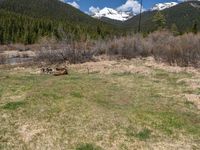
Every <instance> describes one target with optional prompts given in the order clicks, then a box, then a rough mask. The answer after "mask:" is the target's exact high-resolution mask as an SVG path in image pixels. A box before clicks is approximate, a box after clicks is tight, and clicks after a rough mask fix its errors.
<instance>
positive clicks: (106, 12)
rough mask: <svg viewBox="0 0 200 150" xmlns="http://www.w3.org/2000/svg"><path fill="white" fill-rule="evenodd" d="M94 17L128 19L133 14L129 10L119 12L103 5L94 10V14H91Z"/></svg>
mask: <svg viewBox="0 0 200 150" xmlns="http://www.w3.org/2000/svg"><path fill="white" fill-rule="evenodd" d="M91 16H92V17H94V18H102V17H106V18H110V19H113V20H119V21H126V20H128V19H130V18H131V17H132V16H133V15H132V14H131V13H130V12H120V11H117V10H115V9H112V8H108V7H104V8H103V9H101V10H98V11H96V12H95V13H94V14H91Z"/></svg>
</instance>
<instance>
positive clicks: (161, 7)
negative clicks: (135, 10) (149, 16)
mask: <svg viewBox="0 0 200 150" xmlns="http://www.w3.org/2000/svg"><path fill="white" fill-rule="evenodd" d="M177 4H178V3H177V2H167V3H158V4H155V5H154V6H153V8H152V9H151V10H152V11H154V10H164V9H167V8H170V7H173V6H176V5H177Z"/></svg>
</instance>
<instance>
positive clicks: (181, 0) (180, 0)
mask: <svg viewBox="0 0 200 150" xmlns="http://www.w3.org/2000/svg"><path fill="white" fill-rule="evenodd" d="M178 1H179V2H188V1H200V0H178Z"/></svg>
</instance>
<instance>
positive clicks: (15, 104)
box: [2, 101, 26, 110]
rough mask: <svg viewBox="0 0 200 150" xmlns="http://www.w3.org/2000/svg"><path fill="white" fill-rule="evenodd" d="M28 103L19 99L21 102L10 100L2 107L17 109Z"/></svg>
mask: <svg viewBox="0 0 200 150" xmlns="http://www.w3.org/2000/svg"><path fill="white" fill-rule="evenodd" d="M25 104H26V103H25V102H23V101H19V102H9V103H7V104H5V105H4V106H3V107H2V108H3V109H8V110H15V109H17V108H19V107H23V106H24V105H25Z"/></svg>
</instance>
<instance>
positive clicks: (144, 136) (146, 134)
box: [135, 128, 151, 141]
mask: <svg viewBox="0 0 200 150" xmlns="http://www.w3.org/2000/svg"><path fill="white" fill-rule="evenodd" d="M150 135H151V130H149V129H147V128H145V129H143V130H142V131H140V132H138V133H137V134H136V135H135V137H137V138H138V139H140V140H142V141H145V140H147V139H149V138H150Z"/></svg>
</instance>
